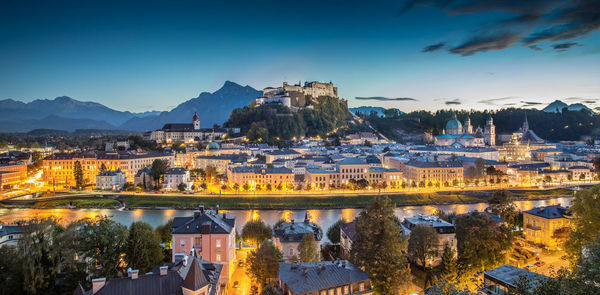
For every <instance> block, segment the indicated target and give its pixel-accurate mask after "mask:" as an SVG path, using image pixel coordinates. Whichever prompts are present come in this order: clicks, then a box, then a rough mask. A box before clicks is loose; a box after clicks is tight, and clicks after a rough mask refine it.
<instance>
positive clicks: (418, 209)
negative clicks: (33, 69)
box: [0, 197, 571, 240]
mask: <svg viewBox="0 0 600 295" xmlns="http://www.w3.org/2000/svg"><path fill="white" fill-rule="evenodd" d="M570 202H571V198H570V197H569V198H555V199H547V200H538V201H517V202H515V205H517V207H518V208H519V209H521V210H529V209H532V208H534V207H540V206H548V205H556V204H561V205H563V206H569V205H570ZM486 207H487V204H485V203H477V204H449V205H437V206H431V205H426V206H405V207H398V208H397V209H396V211H395V214H396V216H398V218H400V220H402V219H404V218H405V217H410V216H414V215H417V214H433V213H434V212H435V211H437V210H444V211H445V212H456V213H458V214H463V213H468V212H470V211H473V210H477V211H483V210H484V209H485V208H486ZM360 211H361V209H352V208H348V209H323V210H308V215H309V217H310V219H311V221H313V222H315V223H317V224H318V225H319V226H321V228H323V230H325V231H326V230H327V229H328V228H329V227H330V226H331V225H332V224H333V223H335V222H336V221H337V220H338V219H340V218H342V219H344V220H346V221H350V220H352V219H354V217H356V216H357V215H358V214H359V213H360ZM192 212H193V210H174V209H168V210H144V209H135V210H131V211H119V210H112V209H33V208H17V209H0V222H3V223H5V224H6V223H14V222H16V221H18V220H26V219H31V218H47V217H56V218H59V220H60V222H61V223H63V224H67V223H70V222H73V221H75V220H79V219H82V218H93V217H96V216H98V215H108V216H110V217H111V218H112V219H114V220H115V221H117V222H120V223H122V224H125V225H128V226H129V225H130V224H131V223H133V222H134V221H138V220H143V221H146V222H148V223H150V225H152V226H157V225H159V224H164V223H166V222H167V221H168V220H169V219H171V218H173V217H177V216H190V215H192ZM225 212H227V214H228V215H232V216H235V217H236V220H237V223H236V224H237V229H238V231H241V229H242V227H243V226H244V224H245V223H246V222H248V221H250V220H251V219H258V218H260V219H262V220H263V221H264V222H265V223H267V224H270V225H273V224H275V223H276V222H277V221H279V220H280V219H282V218H283V219H285V220H288V221H289V220H291V219H294V220H297V221H300V220H304V216H305V214H306V211H305V210H227V211H225ZM326 239H327V237H324V240H326Z"/></svg>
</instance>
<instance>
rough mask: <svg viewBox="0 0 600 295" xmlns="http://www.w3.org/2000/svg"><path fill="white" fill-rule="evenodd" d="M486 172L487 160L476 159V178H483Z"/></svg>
mask: <svg viewBox="0 0 600 295" xmlns="http://www.w3.org/2000/svg"><path fill="white" fill-rule="evenodd" d="M484 171H485V160H484V159H482V158H477V159H475V177H477V178H479V177H481V176H483V172H484Z"/></svg>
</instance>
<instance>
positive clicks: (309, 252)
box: [298, 233, 321, 262]
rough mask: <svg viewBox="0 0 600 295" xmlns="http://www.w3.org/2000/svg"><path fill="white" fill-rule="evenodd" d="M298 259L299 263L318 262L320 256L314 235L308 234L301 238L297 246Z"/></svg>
mask: <svg viewBox="0 0 600 295" xmlns="http://www.w3.org/2000/svg"><path fill="white" fill-rule="evenodd" d="M298 253H300V254H299V257H298V259H299V260H300V261H301V262H314V261H319V260H320V258H321V254H320V251H319V248H318V244H317V243H316V242H315V235H314V234H312V233H308V234H305V235H303V236H302V240H301V241H300V244H299V245H298Z"/></svg>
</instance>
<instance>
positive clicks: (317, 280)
mask: <svg viewBox="0 0 600 295" xmlns="http://www.w3.org/2000/svg"><path fill="white" fill-rule="evenodd" d="M279 279H280V280H281V281H282V282H283V283H284V284H286V285H287V286H288V288H290V290H291V291H293V292H294V294H304V293H308V292H312V291H317V290H323V289H328V288H331V287H337V286H341V285H347V284H350V283H354V282H360V281H364V280H367V279H369V276H368V275H367V273H365V272H364V271H362V270H360V269H359V268H357V267H355V266H354V265H353V264H352V263H350V262H349V261H346V260H338V261H320V262H300V263H298V262H292V263H286V262H282V263H279Z"/></svg>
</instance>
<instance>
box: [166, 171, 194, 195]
mask: <svg viewBox="0 0 600 295" xmlns="http://www.w3.org/2000/svg"><path fill="white" fill-rule="evenodd" d="M182 183H183V184H184V185H185V190H190V189H192V185H193V184H194V182H193V181H192V180H191V179H190V171H189V170H187V169H185V168H171V169H169V170H167V171H166V172H165V174H164V175H163V183H162V187H163V189H166V190H171V191H176V190H179V185H180V184H182Z"/></svg>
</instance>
